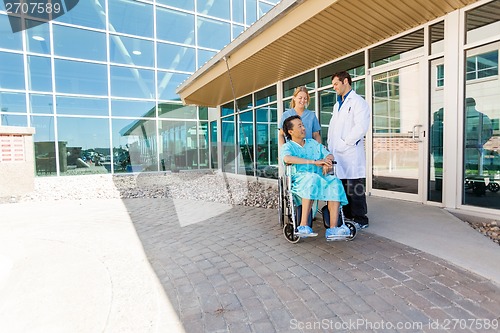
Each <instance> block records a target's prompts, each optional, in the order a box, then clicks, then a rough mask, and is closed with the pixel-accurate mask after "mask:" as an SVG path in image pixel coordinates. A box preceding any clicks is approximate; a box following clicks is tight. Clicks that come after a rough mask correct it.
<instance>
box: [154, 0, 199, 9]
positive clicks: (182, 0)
mask: <svg viewBox="0 0 500 333" xmlns="http://www.w3.org/2000/svg"><path fill="white" fill-rule="evenodd" d="M156 3H158V4H163V5H169V6H172V7H176V8H182V9H185V10H194V0H156Z"/></svg>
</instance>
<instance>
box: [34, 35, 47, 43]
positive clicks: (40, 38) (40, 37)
mask: <svg viewBox="0 0 500 333" xmlns="http://www.w3.org/2000/svg"><path fill="white" fill-rule="evenodd" d="M32 38H33V39H34V40H38V41H40V42H43V41H44V40H45V38H43V37H42V36H37V35H35V36H33V37H32Z"/></svg>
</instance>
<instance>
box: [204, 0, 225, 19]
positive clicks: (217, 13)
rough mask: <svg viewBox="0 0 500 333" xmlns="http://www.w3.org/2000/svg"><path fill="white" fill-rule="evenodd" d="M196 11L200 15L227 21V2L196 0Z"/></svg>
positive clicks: (220, 0) (221, 0)
mask: <svg viewBox="0 0 500 333" xmlns="http://www.w3.org/2000/svg"><path fill="white" fill-rule="evenodd" d="M196 4H197V11H198V13H200V14H203V15H208V16H214V17H218V18H221V19H225V20H229V19H230V14H229V8H230V7H229V0H217V1H206V0H196Z"/></svg>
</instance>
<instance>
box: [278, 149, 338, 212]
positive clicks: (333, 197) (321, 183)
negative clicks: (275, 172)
mask: <svg viewBox="0 0 500 333" xmlns="http://www.w3.org/2000/svg"><path fill="white" fill-rule="evenodd" d="M305 141H306V143H305V145H304V147H301V146H300V145H299V144H297V143H296V142H294V141H291V140H290V141H289V142H287V143H285V144H284V145H283V147H282V150H281V160H282V161H283V158H284V157H285V156H288V155H289V156H297V157H300V158H305V159H308V160H320V159H323V158H325V157H326V156H327V155H329V154H330V152H328V150H327V149H326V148H325V146H323V145H322V144H320V143H318V142H317V141H316V140H314V139H305ZM291 177H292V189H291V192H292V193H293V194H296V195H297V196H299V197H300V198H305V199H311V200H322V201H339V202H340V204H341V205H342V206H345V205H347V197H346V194H345V191H344V187H343V186H342V182H341V181H340V179H338V178H337V177H336V176H334V175H323V168H322V167H319V166H316V165H314V164H294V165H293V166H292V176H291Z"/></svg>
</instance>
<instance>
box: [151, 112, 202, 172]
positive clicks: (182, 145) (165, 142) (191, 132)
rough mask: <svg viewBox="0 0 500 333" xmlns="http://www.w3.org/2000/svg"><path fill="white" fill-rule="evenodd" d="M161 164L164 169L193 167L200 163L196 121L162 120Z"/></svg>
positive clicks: (160, 126)
mask: <svg viewBox="0 0 500 333" xmlns="http://www.w3.org/2000/svg"><path fill="white" fill-rule="evenodd" d="M158 125H159V131H160V140H161V141H160V165H161V167H162V169H164V170H172V171H178V170H182V169H192V168H194V167H196V166H197V165H198V149H197V148H198V143H197V135H198V130H197V128H196V121H177V120H160V123H159V124H158Z"/></svg>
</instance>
